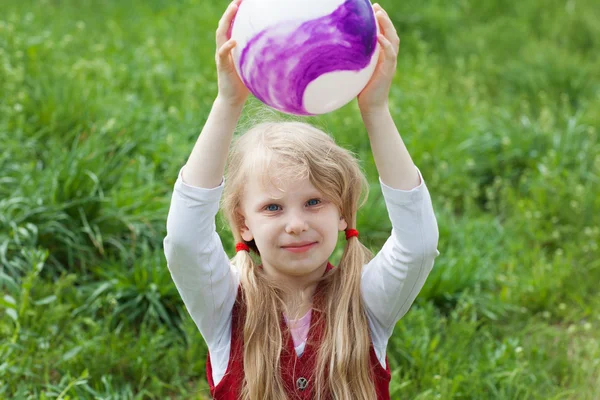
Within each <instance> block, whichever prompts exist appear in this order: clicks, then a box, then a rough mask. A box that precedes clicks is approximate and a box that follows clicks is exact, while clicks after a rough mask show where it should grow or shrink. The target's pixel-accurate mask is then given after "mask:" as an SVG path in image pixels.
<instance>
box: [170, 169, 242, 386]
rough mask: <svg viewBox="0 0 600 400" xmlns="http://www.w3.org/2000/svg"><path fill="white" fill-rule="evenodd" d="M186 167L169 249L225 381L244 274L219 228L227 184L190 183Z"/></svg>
mask: <svg viewBox="0 0 600 400" xmlns="http://www.w3.org/2000/svg"><path fill="white" fill-rule="evenodd" d="M183 168H185V167H183ZM183 168H181V170H180V171H179V175H178V178H177V181H176V182H175V188H174V191H173V196H172V199H171V206H170V208H169V214H168V217H167V236H166V237H165V239H164V242H163V245H164V251H165V256H166V259H167V265H168V268H169V271H170V272H171V277H172V278H173V281H174V282H175V286H176V287H177V290H178V291H179V294H180V295H181V298H182V299H183V302H184V304H185V306H186V308H187V310H188V312H189V313H190V316H191V317H192V319H193V320H194V322H195V323H196V325H197V326H198V329H199V330H200V333H201V334H202V337H203V338H204V340H205V341H206V344H207V346H208V349H209V351H210V354H211V362H212V363H213V364H214V372H215V374H214V375H215V376H216V377H217V378H219V376H218V375H222V374H220V373H219V371H221V370H222V373H224V372H225V369H226V367H227V362H228V360H229V352H230V345H231V343H230V341H231V310H232V308H233V304H234V302H235V297H236V294H237V288H238V285H239V274H238V273H237V270H235V269H234V268H233V267H232V266H231V263H230V262H229V258H228V257H227V254H226V253H225V250H224V249H223V245H222V243H221V239H220V238H219V235H218V234H217V232H216V227H215V217H216V215H217V212H218V210H219V200H220V198H221V194H222V192H223V182H221V185H219V186H218V187H216V188H214V189H203V188H198V187H194V186H190V185H187V184H186V183H185V182H183V178H182V171H183ZM222 364H224V366H223V365H222ZM218 380H220V378H219V379H217V380H215V382H217V381H218Z"/></svg>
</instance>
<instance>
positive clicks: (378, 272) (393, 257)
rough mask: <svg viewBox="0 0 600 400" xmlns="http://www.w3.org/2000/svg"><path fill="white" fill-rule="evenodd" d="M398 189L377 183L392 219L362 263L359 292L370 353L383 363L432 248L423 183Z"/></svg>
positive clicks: (432, 225) (434, 236) (434, 237)
mask: <svg viewBox="0 0 600 400" xmlns="http://www.w3.org/2000/svg"><path fill="white" fill-rule="evenodd" d="M417 172H418V174H419V178H420V179H421V183H420V185H419V186H417V187H416V188H414V189H412V190H398V189H393V188H391V187H389V186H387V185H385V184H384V183H383V182H382V181H381V178H380V179H379V183H380V185H381V190H382V193H383V197H384V200H385V203H386V206H387V209H388V214H389V217H390V221H391V223H392V233H391V235H390V237H389V238H388V240H387V241H386V242H385V244H384V245H383V247H382V249H381V250H380V251H379V253H377V255H376V256H375V257H374V258H373V259H372V260H371V261H370V262H369V263H368V264H366V265H365V266H364V268H363V272H362V278H361V294H362V297H363V301H364V306H365V311H366V313H367V317H368V320H369V326H370V328H371V335H372V340H373V346H374V347H375V352H376V354H377V357H378V359H379V360H380V361H382V360H383V362H382V365H384V366H385V352H386V347H387V343H388V340H389V338H390V337H391V335H392V332H393V330H394V326H395V325H396V323H397V322H398V320H400V318H402V316H404V314H406V312H407V311H408V309H409V308H410V306H411V305H412V303H413V302H414V300H415V298H416V297H417V295H418V294H419V291H420V290H421V288H422V287H423V285H424V283H425V280H426V279H427V276H428V275H429V272H431V269H432V268H433V262H434V259H435V258H436V257H437V256H438V255H439V254H440V253H439V251H438V250H437V244H438V237H439V233H438V226H437V221H436V218H435V214H434V212H433V206H432V204H431V198H430V196H429V191H428V190H427V186H426V185H425V182H424V180H423V177H422V176H421V172H420V171H419V170H418V169H417Z"/></svg>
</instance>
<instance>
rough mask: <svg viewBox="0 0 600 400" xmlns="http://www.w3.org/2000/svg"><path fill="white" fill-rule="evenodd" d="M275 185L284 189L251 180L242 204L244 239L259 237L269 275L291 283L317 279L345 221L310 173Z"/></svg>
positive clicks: (249, 239)
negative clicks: (303, 177) (313, 181)
mask: <svg viewBox="0 0 600 400" xmlns="http://www.w3.org/2000/svg"><path fill="white" fill-rule="evenodd" d="M277 186H279V187H280V188H281V190H279V189H278V188H277V187H275V186H274V185H272V184H271V183H270V182H269V183H268V184H267V187H264V186H263V184H262V182H261V180H260V179H258V177H255V176H253V177H251V178H250V179H249V182H248V183H247V185H246V187H245V192H244V195H243V200H242V204H241V208H242V210H241V211H242V216H243V218H244V224H243V225H242V227H241V234H242V238H243V239H244V240H245V241H247V242H249V241H251V240H254V241H255V243H256V247H258V250H259V251H260V255H261V261H262V264H263V269H264V271H265V272H266V273H267V274H269V275H270V276H273V277H277V278H279V279H282V280H284V281H287V282H291V283H301V282H302V281H303V280H305V279H315V278H319V277H320V276H321V275H322V274H323V272H324V270H323V268H325V266H326V265H327V262H328V260H329V257H330V256H331V254H332V253H333V250H334V249H335V245H336V242H337V238H338V232H339V231H343V230H344V229H346V227H347V224H346V221H345V220H344V219H343V218H341V216H340V213H339V211H338V209H337V207H336V206H335V205H334V204H333V203H330V202H328V201H327V200H326V199H325V198H324V196H323V194H322V193H320V192H319V191H318V190H317V189H316V188H315V187H314V186H313V185H312V184H311V183H310V181H309V179H308V178H305V179H302V180H287V181H283V182H281V183H278V184H277Z"/></svg>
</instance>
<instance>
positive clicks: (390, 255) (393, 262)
mask: <svg viewBox="0 0 600 400" xmlns="http://www.w3.org/2000/svg"><path fill="white" fill-rule="evenodd" d="M183 168H185V166H184V167H183ZM183 168H182V169H181V170H180V171H179V176H178V178H177V181H176V182H175V188H174V191H173V196H172V199H171V206H170V209H169V214H168V217H167V236H166V237H165V239H164V251H165V256H166V259H167V265H168V268H169V270H170V272H171V276H172V278H173V281H174V282H175V285H176V287H177V290H178V291H179V293H180V295H181V297H182V299H183V302H184V304H185V306H186V307H187V310H188V312H189V313H190V316H191V317H192V319H193V320H194V322H195V323H196V325H197V326H198V329H199V330H200V333H201V334H202V337H203V338H204V340H205V341H206V344H207V346H208V350H209V351H210V358H211V363H212V367H213V380H214V382H215V385H216V384H218V383H219V382H220V380H221V379H222V378H223V376H224V375H225V372H226V369H227V364H228V361H229V354H230V344H231V311H232V308H233V304H234V301H235V298H236V295H237V290H238V286H239V284H240V277H239V272H238V271H237V269H235V268H234V267H233V266H232V265H231V263H230V261H229V258H228V256H227V254H226V253H225V250H224V248H223V245H222V243H221V239H220V238H219V235H218V234H217V231H216V226H215V217H216V214H217V212H218V209H219V201H220V199H221V194H222V192H223V187H224V181H223V182H221V185H219V186H218V187H216V188H212V189H204V188H199V187H194V186H190V185H188V184H186V183H185V182H184V181H183V177H182V171H183ZM417 172H418V174H419V178H420V179H421V183H420V184H419V186H417V187H416V188H414V189H412V190H398V189H393V188H391V187H389V186H387V185H385V184H384V183H383V182H382V181H381V179H379V183H380V185H381V190H382V193H383V197H384V200H385V204H386V207H387V210H388V215H389V218H390V221H391V223H392V232H391V234H390V237H389V238H388V240H387V241H386V242H385V244H384V245H383V247H382V248H381V250H380V251H379V252H378V253H377V254H376V255H375V257H374V258H373V259H372V260H371V261H370V262H369V263H367V264H365V265H364V267H363V271H362V276H361V294H362V297H363V303H364V306H365V312H366V314H367V319H368V322H369V328H370V330H371V337H372V340H373V347H374V349H375V353H376V355H377V358H378V360H379V362H380V363H381V365H382V366H383V367H384V368H385V367H386V361H385V357H386V347H387V343H388V340H389V338H390V337H391V335H392V332H393V330H394V326H395V325H396V323H397V322H398V320H400V318H402V316H404V314H406V312H407V311H408V309H409V308H410V306H411V305H412V303H413V302H414V300H415V298H416V297H417V294H418V293H419V291H420V290H421V288H422V287H423V284H424V283H425V280H426V278H427V276H428V275H429V272H430V271H431V269H432V268H433V263H434V259H435V258H436V257H437V256H438V255H439V252H438V250H437V243H438V227H437V221H436V218H435V214H434V212H433V207H432V204H431V198H430V196H429V191H428V190H427V186H426V185H425V182H424V180H423V178H422V176H421V173H420V171H419V170H418V169H417ZM303 348H304V344H302V345H300V346H298V347H296V351H297V352H298V354H299V355H300V354H301V352H302V350H303Z"/></svg>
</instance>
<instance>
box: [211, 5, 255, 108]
mask: <svg viewBox="0 0 600 400" xmlns="http://www.w3.org/2000/svg"><path fill="white" fill-rule="evenodd" d="M241 2H242V0H233V1H232V2H231V3H230V4H229V7H227V10H225V13H224V14H223V16H222V17H221V20H220V21H219V26H218V27H217V33H216V40H217V52H216V55H215V61H216V63H217V79H218V84H219V94H218V96H217V97H218V98H219V99H221V100H222V101H224V102H225V103H227V104H230V105H243V104H244V103H245V102H246V99H247V98H248V95H249V94H250V91H249V90H248V88H246V85H244V83H243V82H242V80H241V79H240V77H239V75H238V73H237V71H236V69H235V64H234V62H233V56H232V55H231V51H232V50H233V48H234V47H235V46H236V44H237V43H236V42H235V40H233V39H230V29H231V24H232V22H233V19H234V18H235V15H236V13H237V10H238V8H239V5H240V3H241Z"/></svg>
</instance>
